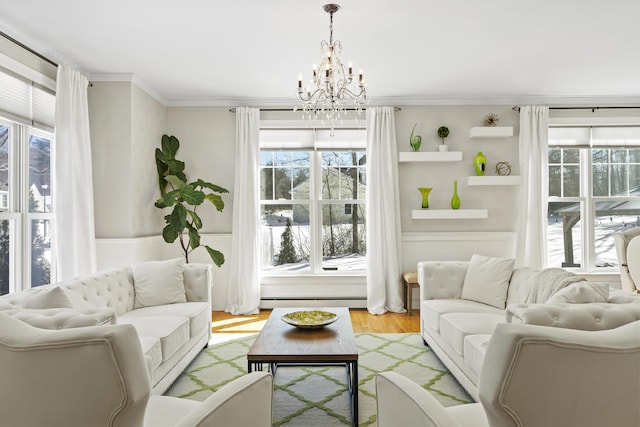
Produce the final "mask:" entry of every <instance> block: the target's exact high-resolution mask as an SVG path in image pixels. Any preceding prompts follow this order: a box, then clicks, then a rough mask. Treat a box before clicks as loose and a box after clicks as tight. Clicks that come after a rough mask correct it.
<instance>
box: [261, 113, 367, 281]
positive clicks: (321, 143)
mask: <svg viewBox="0 0 640 427" xmlns="http://www.w3.org/2000/svg"><path fill="white" fill-rule="evenodd" d="M275 123H276V122H273V123H268V122H263V123H261V130H273V128H275V129H276V130H278V129H279V130H281V131H282V132H283V134H284V135H287V137H285V138H284V139H283V140H284V141H285V144H281V143H273V142H272V140H271V139H270V138H267V141H266V142H265V141H264V140H263V138H262V137H261V146H260V151H261V152H262V151H278V150H281V151H305V152H309V154H310V156H309V176H310V177H312V178H313V179H311V182H310V187H309V195H310V197H309V199H308V200H299V199H287V200H267V201H263V200H262V199H261V200H260V201H259V203H260V205H261V206H268V205H281V204H287V205H288V204H291V205H295V204H303V205H308V206H309V224H310V230H309V233H310V239H311V242H312V244H313V248H312V252H311V254H310V259H309V271H308V272H307V271H305V272H299V271H297V272H288V271H277V270H261V272H260V274H261V277H262V278H263V280H262V283H263V284H265V283H270V282H271V280H270V278H276V279H277V278H279V277H290V278H291V277H300V276H305V277H317V278H322V277H335V276H337V275H338V276H347V277H357V278H362V277H366V269H362V270H355V271H348V270H338V271H336V270H329V269H327V270H325V269H323V260H322V221H321V218H322V208H323V206H325V205H331V204H344V205H346V204H351V205H354V204H360V205H362V204H364V205H366V200H355V199H330V200H329V199H323V198H322V194H321V192H322V186H321V185H318V183H320V182H321V179H322V153H323V152H325V151H335V152H349V151H357V152H366V144H365V143H362V144H361V143H354V144H351V143H348V142H347V143H346V144H332V143H331V140H330V139H329V138H327V136H328V135H329V134H330V133H331V131H330V130H329V129H319V128H311V129H309V128H300V124H299V122H298V123H295V124H293V125H292V124H289V123H287V124H285V123H284V122H280V121H278V122H277V124H275ZM287 128H290V129H287ZM349 129H352V130H353V129H355V130H357V131H360V132H362V131H363V129H362V128H361V127H349ZM336 131H337V132H339V130H338V129H336ZM314 133H317V134H319V136H317V137H314V135H313V134H314ZM287 143H289V145H287Z"/></svg>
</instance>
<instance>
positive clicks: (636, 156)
mask: <svg viewBox="0 0 640 427" xmlns="http://www.w3.org/2000/svg"><path fill="white" fill-rule="evenodd" d="M629 163H640V150H638V149H631V150H629Z"/></svg>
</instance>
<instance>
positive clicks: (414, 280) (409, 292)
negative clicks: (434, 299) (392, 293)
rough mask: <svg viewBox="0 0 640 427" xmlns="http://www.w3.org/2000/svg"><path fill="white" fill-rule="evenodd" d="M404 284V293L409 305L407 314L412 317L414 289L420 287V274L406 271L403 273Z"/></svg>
mask: <svg viewBox="0 0 640 427" xmlns="http://www.w3.org/2000/svg"><path fill="white" fill-rule="evenodd" d="M402 283H403V284H404V288H405V289H404V291H405V295H406V297H407V299H406V300H405V301H406V305H407V314H408V315H409V316H411V312H412V310H411V302H412V299H413V288H414V286H415V287H418V286H419V285H418V272H416V271H405V272H404V273H402Z"/></svg>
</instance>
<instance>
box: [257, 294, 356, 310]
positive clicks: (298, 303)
mask: <svg viewBox="0 0 640 427" xmlns="http://www.w3.org/2000/svg"><path fill="white" fill-rule="evenodd" d="M280 307H311V308H313V307H349V308H367V299H366V298H364V297H340V298H336V297H302V298H301V297H270V298H261V299H260V308H265V309H269V308H280Z"/></svg>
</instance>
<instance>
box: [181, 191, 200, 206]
mask: <svg viewBox="0 0 640 427" xmlns="http://www.w3.org/2000/svg"><path fill="white" fill-rule="evenodd" d="M182 198H183V200H184V201H185V203H188V204H190V205H193V206H198V205H201V204H202V202H204V193H203V192H202V191H200V190H193V189H190V188H187V187H185V188H183V189H182Z"/></svg>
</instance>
